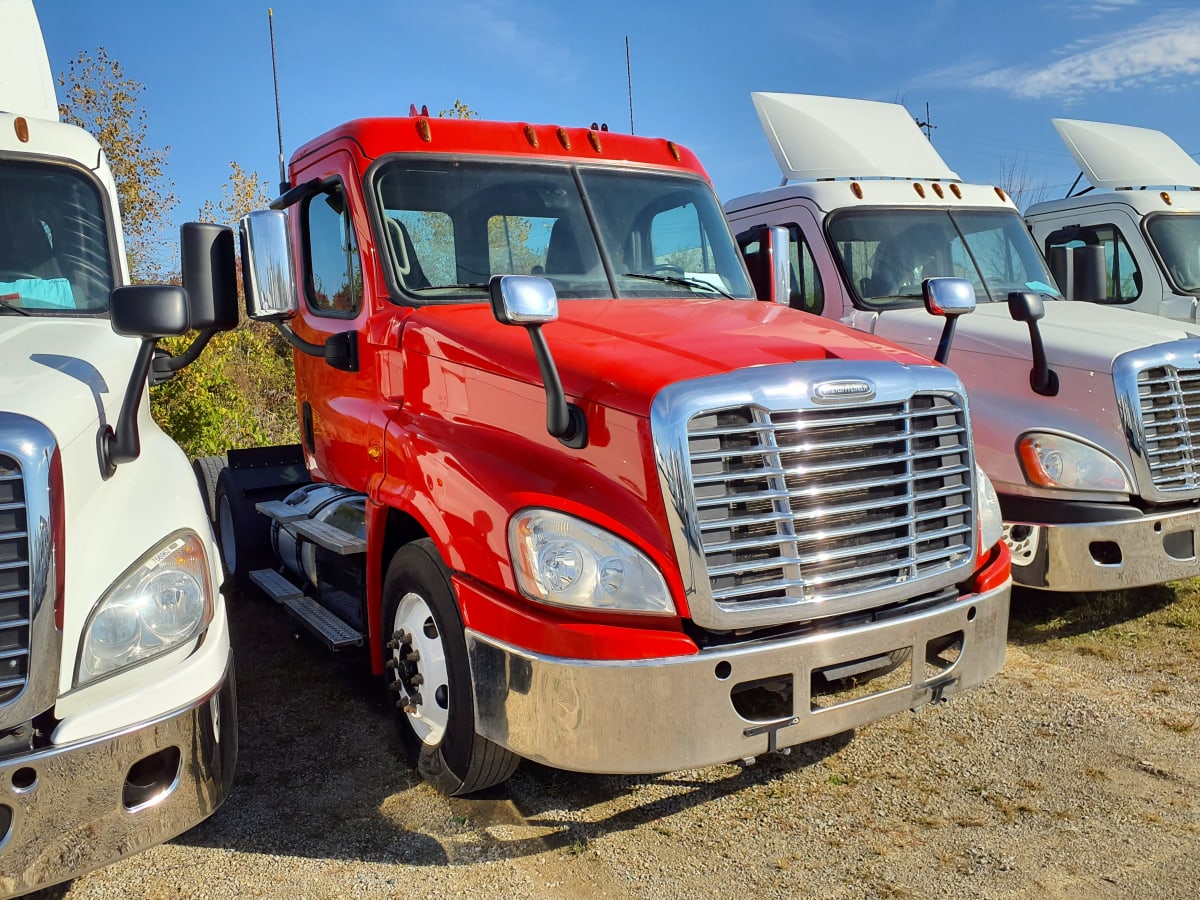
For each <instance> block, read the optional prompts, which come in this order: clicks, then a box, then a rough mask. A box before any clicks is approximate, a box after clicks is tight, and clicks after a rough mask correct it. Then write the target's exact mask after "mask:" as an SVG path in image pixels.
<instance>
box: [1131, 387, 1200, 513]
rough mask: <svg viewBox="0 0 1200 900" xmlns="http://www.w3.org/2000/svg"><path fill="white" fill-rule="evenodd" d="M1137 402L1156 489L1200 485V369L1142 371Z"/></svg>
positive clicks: (1145, 449)
mask: <svg viewBox="0 0 1200 900" xmlns="http://www.w3.org/2000/svg"><path fill="white" fill-rule="evenodd" d="M1137 405H1138V410H1139V419H1138V421H1139V423H1140V426H1141V432H1142V445H1143V450H1144V454H1145V459H1146V465H1147V466H1148V467H1149V470H1150V480H1151V483H1152V484H1153V485H1154V487H1155V488H1156V489H1157V490H1159V491H1163V492H1175V491H1195V490H1196V489H1198V488H1200V464H1198V463H1197V452H1198V451H1200V368H1180V367H1177V366H1174V365H1160V366H1154V367H1151V368H1147V369H1143V370H1142V371H1140V372H1138V375H1137Z"/></svg>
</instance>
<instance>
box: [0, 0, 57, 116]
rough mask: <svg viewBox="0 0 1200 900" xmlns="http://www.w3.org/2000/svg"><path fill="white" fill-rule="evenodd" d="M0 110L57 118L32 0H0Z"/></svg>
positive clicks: (52, 89)
mask: <svg viewBox="0 0 1200 900" xmlns="http://www.w3.org/2000/svg"><path fill="white" fill-rule="evenodd" d="M0 23H3V24H0V112H8V113H16V114H17V115H22V116H29V117H30V118H31V119H47V120H49V121H51V122H57V121H58V96H57V94H56V93H55V89H54V78H53V76H52V75H51V74H50V60H49V58H48V57H47V56H46V45H45V43H44V42H43V41H42V29H41V26H40V25H39V24H38V18H37V13H36V12H35V11H34V9H33V3H32V0H0Z"/></svg>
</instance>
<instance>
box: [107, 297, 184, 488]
mask: <svg viewBox="0 0 1200 900" xmlns="http://www.w3.org/2000/svg"><path fill="white" fill-rule="evenodd" d="M189 306H190V304H189V303H188V294H187V291H185V290H184V289H183V288H181V287H177V286H175V285H172V284H138V285H132V286H126V287H119V288H115V289H114V290H113V292H112V296H111V298H110V301H109V317H110V322H111V324H112V330H113V331H115V332H116V333H117V334H119V335H123V336H124V337H136V338H141V344H140V345H139V346H138V353H137V358H136V360H135V361H134V364H133V372H132V373H130V376H129V384H128V385H127V386H126V388H125V399H124V400H122V401H121V411H120V412H119V413H118V414H117V424H116V427H114V426H112V425H109V424H107V423H103V422H102V424H101V426H100V432H99V434H97V435H96V451H97V454H98V456H99V462H100V474H101V476H102V477H103V478H105V479H108V478H112V476H113V475H114V474H115V473H116V471H117V466H119V465H121V464H123V463H127V462H133V461H134V460H135V459H137V458H138V456H139V455H140V454H141V452H142V443H141V436H140V435H139V434H138V427H137V416H138V408H139V407H140V406H141V405H142V395H143V394H144V393H145V391H146V384H147V382H148V381H149V380H150V370H151V367H152V366H153V364H154V345H155V342H156V341H157V340H158V339H159V338H164V337H174V336H176V335H181V334H187V332H188V330H189V329H190V328H191V324H192V323H191V316H190V311H189Z"/></svg>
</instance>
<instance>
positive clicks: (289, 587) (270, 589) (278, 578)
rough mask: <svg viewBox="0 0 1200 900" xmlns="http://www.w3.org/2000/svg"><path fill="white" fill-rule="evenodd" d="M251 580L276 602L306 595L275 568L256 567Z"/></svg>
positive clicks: (284, 601) (283, 601) (251, 574)
mask: <svg viewBox="0 0 1200 900" xmlns="http://www.w3.org/2000/svg"><path fill="white" fill-rule="evenodd" d="M250 580H251V581H252V582H253V583H254V584H256V585H258V587H259V588H260V589H261V590H262V592H263V593H264V594H266V595H267V596H268V597H270V598H271V599H272V600H274V601H275V602H276V603H286V602H287V601H288V600H293V599H295V598H296V597H303V596H304V592H303V591H302V590H300V588H298V587H296V585H294V584H292V583H291V582H290V581H288V579H287V578H286V577H285V576H283V575H280V574H279V573H278V572H276V571H275V570H274V569H255V570H254V571H253V572H251V573H250Z"/></svg>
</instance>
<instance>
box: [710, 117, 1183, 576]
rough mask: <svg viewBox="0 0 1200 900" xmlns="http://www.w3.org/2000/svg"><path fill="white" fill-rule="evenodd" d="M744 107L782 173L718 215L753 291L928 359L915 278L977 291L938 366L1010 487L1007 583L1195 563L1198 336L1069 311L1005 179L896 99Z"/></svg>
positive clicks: (1006, 492)
mask: <svg viewBox="0 0 1200 900" xmlns="http://www.w3.org/2000/svg"><path fill="white" fill-rule="evenodd" d="M753 100H754V103H755V106H756V108H757V110H758V114H759V118H760V120H761V122H762V124H763V127H764V131H765V132H766V135H767V138H768V141H769V142H770V144H771V146H772V149H773V150H774V153H775V157H776V159H777V161H778V162H779V165H780V167H781V170H782V172H783V175H784V184H783V186H781V187H776V188H773V189H769V190H765V191H762V192H759V193H756V194H751V195H749V196H744V197H738V198H736V199H733V200H730V201H729V202H728V203H726V204H725V209H726V213H727V215H728V216H729V218H730V221H731V222H732V224H733V225H734V229H735V230H736V231H738V232H740V234H739V243H740V244H741V246H742V248H743V252H744V254H745V255H746V257H747V262H748V264H749V265H750V268H751V270H752V275H754V276H755V282H756V286H757V288H758V294H759V296H760V297H770V298H772V299H775V300H776V301H777V302H782V303H784V304H788V305H791V306H794V307H799V308H802V309H807V310H809V311H810V312H814V313H817V314H819V315H822V316H825V317H828V318H830V319H835V320H838V321H841V322H845V323H848V324H851V325H853V326H855V327H857V328H860V329H862V330H864V331H868V332H871V333H873V334H876V335H879V336H881V337H886V338H891V339H892V340H894V341H897V342H898V343H900V344H904V345H906V346H907V347H909V348H910V349H913V350H916V351H917V352H920V353H923V354H924V355H926V356H934V355H935V352H936V350H937V348H938V347H939V345H940V343H941V340H942V333H941V329H939V327H938V325H937V323H936V321H935V320H933V319H932V318H931V317H930V316H928V315H927V314H926V312H925V310H924V309H923V308H922V287H923V283H924V282H925V281H926V280H927V279H930V278H941V277H947V276H949V277H956V278H963V279H967V280H968V281H970V282H971V284H972V286H973V288H974V293H975V297H976V299H977V300H978V301H979V302H978V306H977V308H976V309H975V311H974V312H973V313H972V314H971V315H969V316H963V317H962V318H961V320H960V321H959V323H958V325H957V331H956V333H955V336H954V341H953V344H952V349H951V350H950V351H949V357H948V360H947V361H948V364H949V365H950V367H951V368H952V369H954V371H955V372H957V373H958V375H959V376H960V377H961V378H962V380H963V382H964V383H965V385H966V387H967V393H968V397H969V400H970V404H971V415H972V419H973V420H974V423H975V446H976V454H977V458H978V460H979V463H980V465H981V466H982V467H983V469H984V471H985V472H987V474H988V475H989V476H990V477H991V479H992V482H993V483H994V484H995V487H996V490H997V492H998V493H999V495H1000V505H1001V511H1002V513H1003V515H1004V520H1005V527H1006V534H1007V537H1008V541H1009V546H1010V549H1011V550H1012V555H1013V580H1014V582H1016V583H1017V584H1021V585H1025V586H1027V587H1034V588H1042V589H1048V590H1061V591H1089V590H1108V589H1119V588H1128V587H1136V586H1143V585H1149V584H1158V583H1161V582H1165V581H1168V580H1171V579H1176V578H1184V577H1189V576H1193V575H1196V574H1200V560H1198V559H1197V538H1196V532H1197V529H1198V528H1200V420H1198V419H1197V417H1196V415H1195V413H1193V412H1191V411H1190V410H1191V408H1192V404H1194V403H1195V400H1194V397H1195V393H1194V392H1195V391H1197V390H1200V340H1197V339H1196V338H1195V337H1194V336H1193V335H1192V334H1190V333H1188V331H1187V330H1185V328H1184V327H1182V326H1181V325H1179V324H1176V323H1171V322H1168V321H1165V320H1163V319H1161V318H1158V317H1155V316H1147V315H1140V314H1137V313H1130V312H1126V311H1118V310H1115V309H1112V308H1109V307H1104V306H1095V305H1092V304H1082V303H1068V302H1063V301H1062V300H1061V295H1060V293H1059V291H1058V289H1057V287H1056V285H1055V280H1054V278H1053V277H1052V276H1051V275H1050V273H1049V272H1048V271H1047V267H1046V263H1045V262H1044V260H1043V257H1042V255H1041V254H1040V253H1039V252H1038V248H1037V246H1036V245H1035V244H1034V242H1033V241H1032V239H1031V238H1030V235H1029V232H1028V231H1027V229H1026V228H1025V226H1024V223H1023V221H1022V219H1021V216H1020V214H1019V213H1018V211H1017V209H1016V207H1015V206H1014V205H1013V203H1012V201H1011V200H1010V199H1009V197H1008V196H1007V194H1006V193H1005V192H1004V190H1002V189H1001V188H998V187H993V186H990V185H976V184H965V183H963V182H962V180H961V179H960V178H959V177H958V175H957V174H956V173H955V172H953V171H952V170H951V169H950V168H949V167H948V166H947V165H946V163H945V161H944V160H942V158H941V157H940V156H939V155H938V154H937V152H936V151H935V150H934V149H933V147H932V145H931V144H930V143H929V141H928V140H927V139H926V137H925V135H924V134H923V133H922V132H921V130H920V128H918V127H917V125H916V124H915V123H914V121H913V119H912V117H911V116H910V115H909V114H908V112H907V111H906V110H905V109H904V108H903V107H901V106H899V105H896V104H890V103H874V102H869V101H862V100H848V99H842V98H834V97H813V96H807V95H797V94H776V93H765V94H754V95H753ZM777 244H778V245H777ZM772 261H774V263H775V265H772ZM776 265H778V266H779V269H777V268H776ZM780 270H782V271H781V276H780V277H773V276H775V275H776V274H777V273H779V272H780ZM789 270H790V272H789ZM938 355H939V357H944V356H945V354H944V353H940V354H938Z"/></svg>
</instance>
